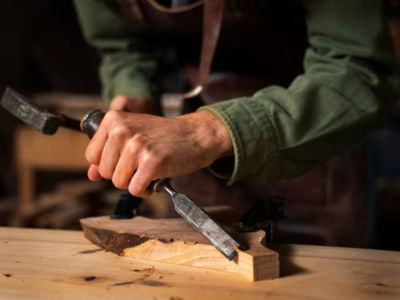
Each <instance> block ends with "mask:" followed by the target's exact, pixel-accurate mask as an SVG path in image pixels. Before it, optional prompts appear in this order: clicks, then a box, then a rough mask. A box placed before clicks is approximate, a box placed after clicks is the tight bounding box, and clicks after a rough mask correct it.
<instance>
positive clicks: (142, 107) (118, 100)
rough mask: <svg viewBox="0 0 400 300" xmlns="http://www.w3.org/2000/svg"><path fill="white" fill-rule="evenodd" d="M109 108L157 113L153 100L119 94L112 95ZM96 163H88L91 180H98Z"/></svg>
mask: <svg viewBox="0 0 400 300" xmlns="http://www.w3.org/2000/svg"><path fill="white" fill-rule="evenodd" d="M110 110H119V111H125V112H131V113H143V114H154V115H156V114H157V113H158V110H157V108H156V106H155V105H154V103H153V101H151V100H149V99H147V98H143V97H128V96H124V95H119V96H116V97H114V99H112V100H111V103H110ZM98 168H99V167H98V165H95V164H90V166H89V170H88V176H89V178H90V179H91V180H100V179H101V175H100V174H99V172H98Z"/></svg>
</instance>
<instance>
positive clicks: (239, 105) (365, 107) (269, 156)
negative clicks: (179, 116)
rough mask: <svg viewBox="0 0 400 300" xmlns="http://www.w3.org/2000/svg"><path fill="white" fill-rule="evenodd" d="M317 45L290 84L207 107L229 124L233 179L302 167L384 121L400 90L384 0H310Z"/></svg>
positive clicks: (283, 174)
mask: <svg viewBox="0 0 400 300" xmlns="http://www.w3.org/2000/svg"><path fill="white" fill-rule="evenodd" d="M304 3H305V6H306V9H307V28H308V38H309V43H310V47H309V48H308V49H307V51H306V54H305V59H304V66H305V72H304V74H301V75H299V76H298V77H297V78H295V80H294V81H293V82H292V83H291V85H290V86H289V87H288V88H287V89H285V88H282V87H279V86H270V87H267V88H265V89H263V90H261V91H259V92H257V93H256V94H254V95H253V96H252V97H246V98H238V99H233V100H229V101H224V102H220V103H217V104H214V105H211V106H205V107H202V108H200V109H201V110H208V111H209V112H211V113H213V114H214V115H216V116H217V117H218V118H220V119H221V120H222V121H223V122H224V124H225V125H226V126H227V128H228V130H229V132H230V135H231V138H232V142H233V146H234V156H235V157H234V165H233V168H232V169H233V172H232V173H230V174H224V173H221V172H219V171H218V169H217V168H215V166H212V167H211V169H214V173H216V174H218V175H219V176H222V177H224V176H225V177H228V178H229V179H228V184H231V183H233V182H234V181H237V180H242V179H248V180H249V179H250V180H261V181H267V182H268V181H273V180H277V179H288V178H292V177H295V176H298V175H301V174H303V173H304V172H306V171H308V170H309V169H311V168H313V167H314V166H316V165H319V164H321V163H323V162H324V161H326V160H327V159H329V158H330V157H332V156H334V155H336V154H338V153H340V152H341V151H343V150H344V149H345V148H346V147H349V146H351V145H354V144H357V143H359V142H361V141H362V140H363V139H365V137H366V136H367V135H368V134H369V132H370V131H371V130H373V129H374V128H376V127H378V126H381V125H382V124H384V122H385V120H386V118H387V116H388V113H389V112H390V109H391V107H392V105H393V104H394V102H395V100H396V99H397V98H398V96H399V88H400V83H399V68H398V65H396V63H395V61H394V51H393V45H392V41H391V38H390V35H389V31H388V28H387V26H388V25H387V20H386V17H385V15H384V13H383V5H382V2H381V1H374V0H367V1H361V0H353V1H345V0H341V1H338V0H336V1H326V0H324V1H304Z"/></svg>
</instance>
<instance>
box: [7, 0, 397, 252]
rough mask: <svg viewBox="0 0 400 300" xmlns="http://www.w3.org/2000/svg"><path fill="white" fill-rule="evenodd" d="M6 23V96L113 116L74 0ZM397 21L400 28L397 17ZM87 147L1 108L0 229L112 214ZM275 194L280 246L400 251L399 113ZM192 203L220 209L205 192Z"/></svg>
mask: <svg viewBox="0 0 400 300" xmlns="http://www.w3.org/2000/svg"><path fill="white" fill-rule="evenodd" d="M0 15H1V18H0V22H1V26H0V31H1V34H0V38H1V39H2V42H1V45H2V46H1V48H0V66H1V68H0V92H1V93H3V91H4V89H5V87H6V86H11V87H12V88H14V89H16V90H18V91H20V92H21V93H23V94H25V95H27V96H29V97H30V98H32V99H33V100H34V101H36V102H37V103H39V104H40V105H43V106H45V107H48V108H49V109H53V110H57V111H59V112H64V113H66V114H68V115H71V116H76V117H77V118H79V117H80V116H82V115H84V114H85V113H87V112H88V111H90V110H92V109H95V108H102V109H106V105H105V104H104V102H103V100H102V99H101V96H100V90H101V87H100V83H99V79H98V74H97V69H98V65H99V57H98V55H97V53H96V51H95V50H94V49H92V48H90V47H89V46H88V45H87V44H86V43H85V41H84V40H83V37H82V34H81V32H80V28H79V25H78V22H77V18H76V14H75V10H74V7H73V4H72V1H70V0H58V1H52V0H36V1H28V0H2V1H1V3H0ZM396 18H397V19H396ZM393 22H397V27H396V28H400V26H399V22H398V17H393ZM399 32H400V31H399V30H397V33H396V35H395V36H397V40H400V37H399ZM299 47H303V45H299ZM398 55H399V54H398ZM399 57H400V55H399ZM166 100H167V101H166V102H168V95H167V96H166ZM87 143H88V138H87V137H86V136H84V135H82V134H80V133H77V132H72V131H70V130H66V129H65V130H60V132H58V133H57V134H56V135H55V136H51V137H49V136H43V135H41V134H40V133H39V132H36V131H35V130H33V129H31V128H27V127H25V126H24V125H23V124H22V123H21V122H19V121H17V120H16V119H15V118H14V117H12V116H11V115H10V114H9V113H7V112H5V111H4V110H3V109H0V145H1V146H0V225H1V226H25V227H42V228H62V229H79V228H80V226H79V219H80V218H83V217H87V216H95V215H106V214H107V215H109V214H111V213H112V212H113V210H114V207H115V205H116V203H117V200H118V196H119V193H120V191H117V190H115V189H114V188H112V186H111V185H110V183H109V182H107V181H100V182H97V183H91V182H89V181H88V180H87V178H86V169H87V165H88V164H87V162H86V161H85V159H84V149H85V146H86V145H87ZM199 176H202V175H199ZM187 183H188V182H186V183H185V181H184V180H183V181H181V182H180V185H181V191H182V192H185V190H184V187H185V186H186V185H187ZM189 185H190V183H189ZM239 185H240V184H239ZM178 186H179V184H178ZM268 189H269V190H270V192H269V194H271V195H272V194H278V195H282V196H285V197H286V200H285V215H286V216H287V217H288V218H287V219H286V220H284V221H282V222H281V223H280V224H279V230H278V240H279V241H283V242H294V243H310V244H322V245H337V246H350V247H370V248H379V249H393V250H400V238H399V237H400V105H396V106H395V108H394V109H393V115H392V117H391V120H390V122H389V124H388V126H387V127H385V128H383V129H379V130H377V131H375V132H373V133H372V134H371V136H370V137H369V138H368V139H367V141H366V142H365V144H363V145H360V146H358V147H356V148H354V149H350V150H349V151H347V152H346V153H344V154H342V155H340V156H338V157H335V158H333V159H331V160H330V161H329V162H327V163H326V164H325V165H324V166H322V167H319V168H317V169H315V170H312V171H311V172H309V173H307V174H306V175H304V176H301V177H299V178H296V179H295V180H292V181H291V182H290V183H288V182H287V181H280V182H276V183H274V184H271V185H268ZM232 190H233V191H235V187H234V188H233V189H232ZM232 193H233V192H232ZM232 195H233V196H232V197H233V198H234V196H235V195H234V194H232ZM191 196H193V198H194V200H196V201H199V202H200V203H201V202H202V201H203V202H205V204H215V203H214V202H212V201H211V200H210V201H208V202H207V201H204V199H202V193H201V191H200V192H198V193H197V194H195V195H191ZM235 199H236V198H235ZM236 200H237V199H236ZM237 202H239V201H237ZM233 203H236V202H235V201H233ZM142 213H143V214H145V215H148V216H151V217H163V216H169V215H170V214H171V208H170V207H169V205H168V204H167V203H166V202H165V201H162V200H159V199H157V197H156V198H155V199H150V200H149V201H148V202H147V204H146V205H145V207H144V208H143V210H142Z"/></svg>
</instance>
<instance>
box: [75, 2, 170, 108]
mask: <svg viewBox="0 0 400 300" xmlns="http://www.w3.org/2000/svg"><path fill="white" fill-rule="evenodd" d="M74 4H75V7H76V10H77V14H78V17H79V21H80V24H81V28H82V32H83V34H84V36H85V39H86V40H87V42H88V43H89V44H90V45H92V46H93V47H95V48H96V49H97V50H98V51H99V54H100V56H101V67H100V77H101V81H102V84H103V95H104V98H105V99H106V100H107V101H111V100H112V99H113V98H114V97H115V96H117V95H125V96H129V97H142V98H146V99H150V100H153V101H154V102H155V103H156V105H157V106H159V81H160V80H159V69H160V68H159V65H160V61H161V57H162V49H163V47H161V45H160V44H159V42H158V41H159V39H157V37H155V36H149V34H148V33H145V32H143V29H142V28H141V27H140V25H139V24H136V23H135V22H133V21H130V20H128V19H127V18H126V17H125V16H123V15H122V14H121V12H120V9H119V6H118V4H117V3H116V2H115V1H106V0H103V1H102V0H85V1H80V0H75V1H74Z"/></svg>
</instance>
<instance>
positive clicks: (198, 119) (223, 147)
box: [177, 110, 233, 161]
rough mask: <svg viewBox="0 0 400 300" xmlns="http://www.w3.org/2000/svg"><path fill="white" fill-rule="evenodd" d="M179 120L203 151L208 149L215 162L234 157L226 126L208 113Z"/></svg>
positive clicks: (186, 116) (183, 117)
mask: <svg viewBox="0 0 400 300" xmlns="http://www.w3.org/2000/svg"><path fill="white" fill-rule="evenodd" d="M177 119H179V120H182V121H184V122H185V123H186V124H187V126H185V127H186V128H188V130H189V131H190V134H191V135H192V137H194V139H195V140H196V142H197V144H198V145H199V146H200V147H201V148H202V149H207V150H208V152H209V153H211V155H212V156H213V159H212V160H213V161H214V160H216V159H219V158H222V157H227V156H232V155H233V145H232V140H231V137H230V134H229V131H228V129H227V128H226V126H225V124H224V123H223V122H222V120H220V119H219V118H218V117H216V116H215V115H214V114H212V113H211V112H208V111H205V110H203V111H198V112H194V113H191V114H187V115H183V116H180V117H178V118H177Z"/></svg>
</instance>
